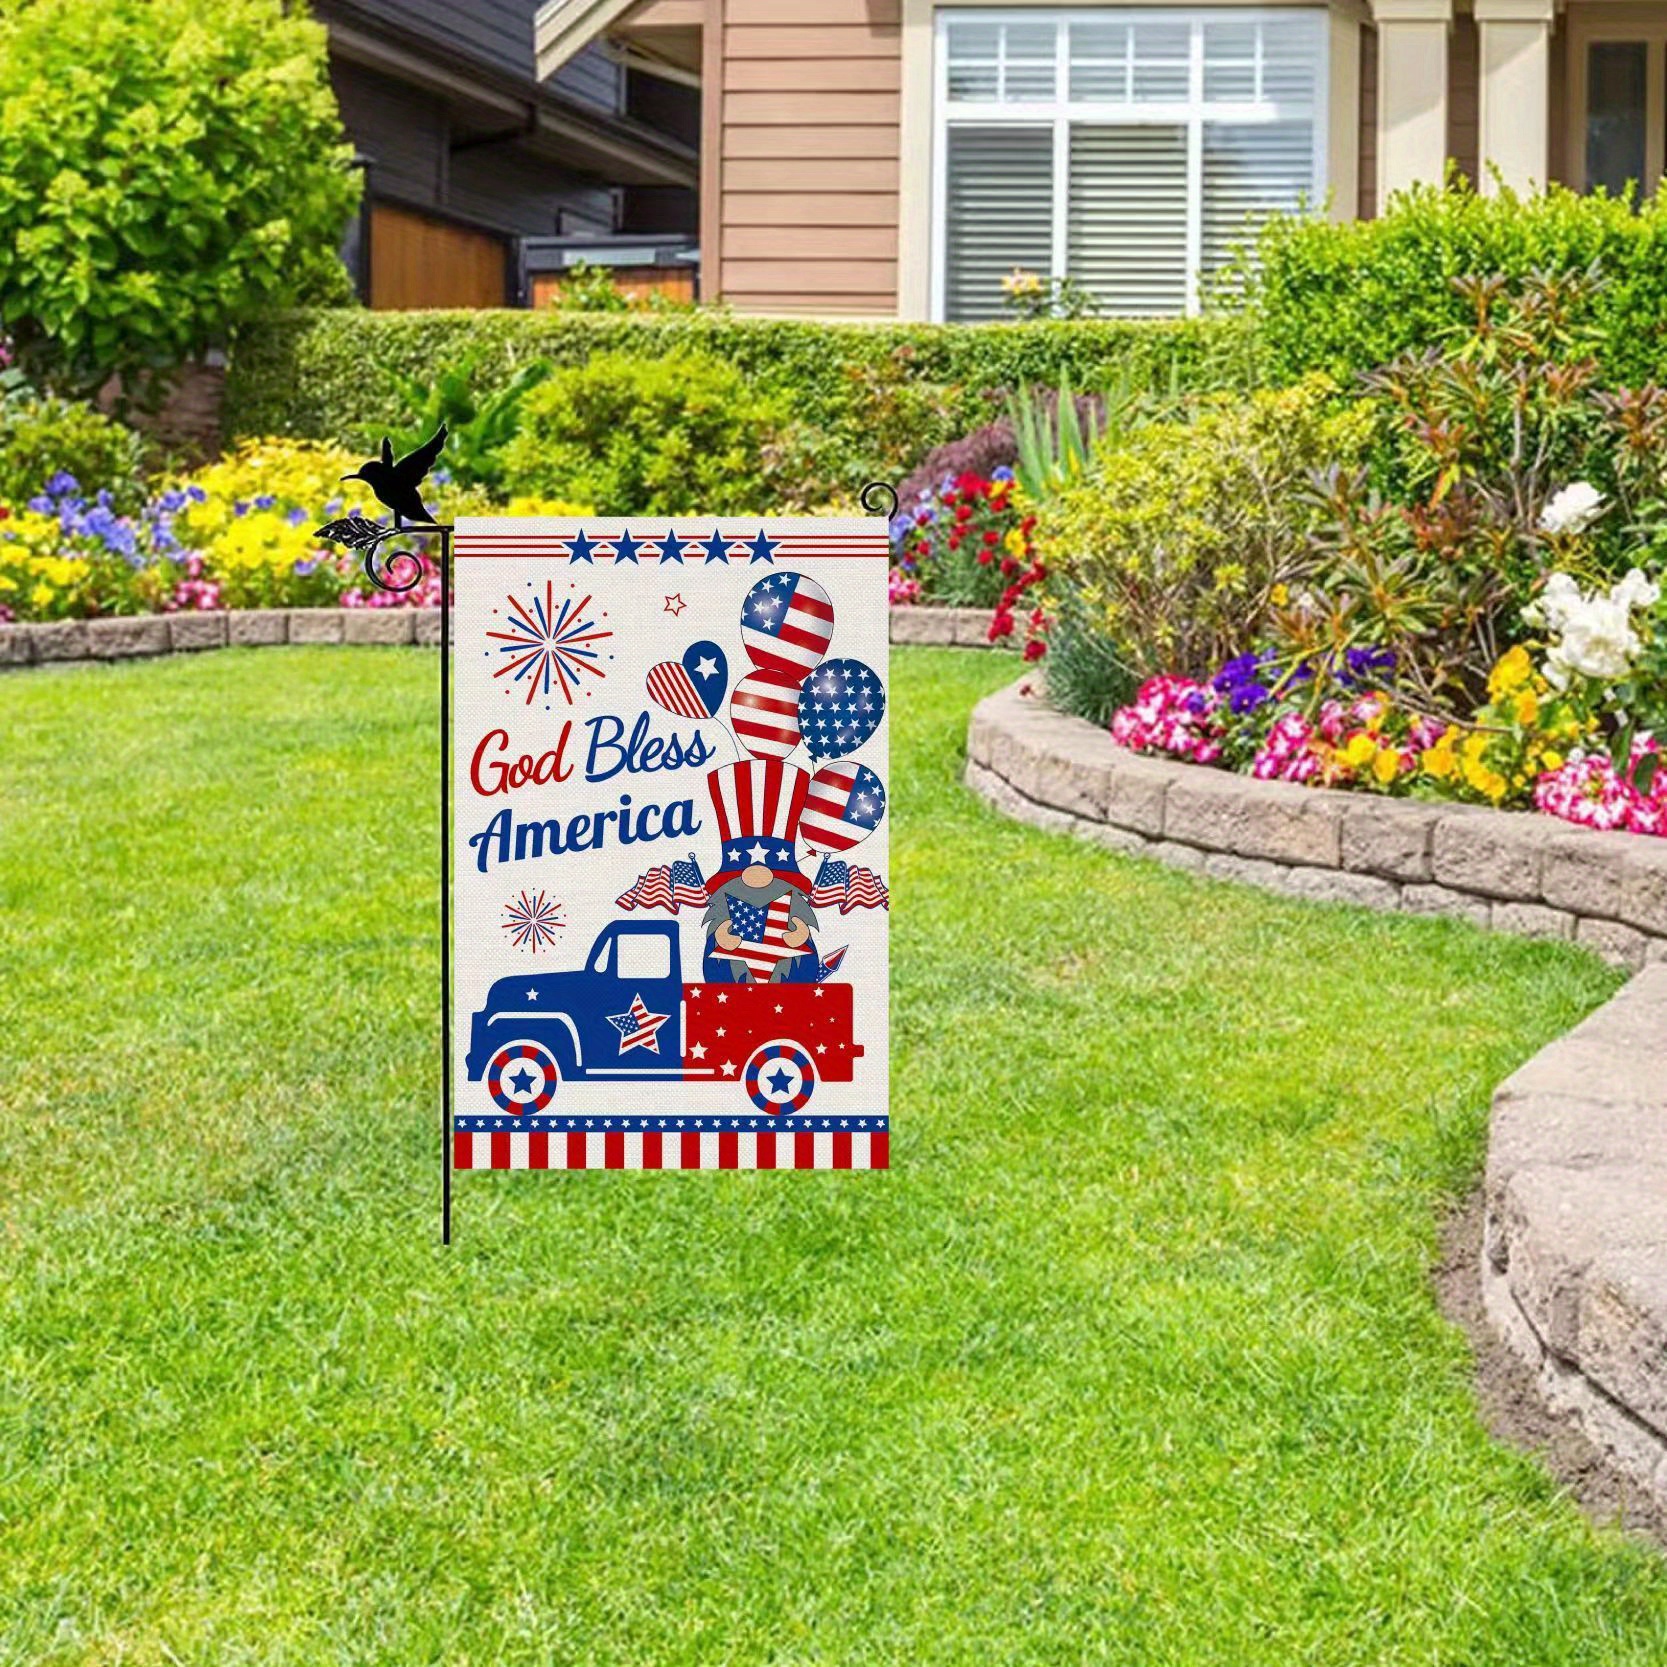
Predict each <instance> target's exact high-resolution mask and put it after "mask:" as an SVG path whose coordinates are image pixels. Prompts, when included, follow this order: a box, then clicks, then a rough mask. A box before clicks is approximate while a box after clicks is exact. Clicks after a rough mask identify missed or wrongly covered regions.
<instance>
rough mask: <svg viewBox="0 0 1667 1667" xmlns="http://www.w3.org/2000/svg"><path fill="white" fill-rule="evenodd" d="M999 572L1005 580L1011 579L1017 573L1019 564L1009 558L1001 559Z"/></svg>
mask: <svg viewBox="0 0 1667 1667" xmlns="http://www.w3.org/2000/svg"><path fill="white" fill-rule="evenodd" d="M1001 571H1002V575H1003V577H1005V578H1008V579H1011V578H1012V577H1013V575H1014V574H1015V573H1017V572H1018V571H1019V564H1018V563H1017V562H1016V561H1014V560H1013V558H1012V557H1011V556H1003V557H1002V558H1001Z"/></svg>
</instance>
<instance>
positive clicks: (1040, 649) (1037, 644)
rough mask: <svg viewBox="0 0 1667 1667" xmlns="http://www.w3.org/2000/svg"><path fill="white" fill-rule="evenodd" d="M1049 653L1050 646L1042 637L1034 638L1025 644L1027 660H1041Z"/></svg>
mask: <svg viewBox="0 0 1667 1667" xmlns="http://www.w3.org/2000/svg"><path fill="white" fill-rule="evenodd" d="M1047 651H1048V645H1047V644H1046V643H1045V642H1043V641H1042V639H1041V638H1040V637H1032V638H1031V639H1030V641H1029V642H1027V643H1026V644H1025V658H1026V659H1027V660H1040V659H1041V658H1042V656H1043V655H1044V654H1046V653H1047Z"/></svg>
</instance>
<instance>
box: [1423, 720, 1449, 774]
mask: <svg viewBox="0 0 1667 1667" xmlns="http://www.w3.org/2000/svg"><path fill="white" fill-rule="evenodd" d="M1418 762H1419V765H1420V766H1421V768H1422V769H1423V771H1424V774H1425V775H1427V776H1433V777H1434V778H1435V779H1436V780H1437V781H1446V780H1447V778H1448V777H1449V776H1450V775H1452V773H1453V771H1454V770H1455V769H1456V768H1457V760H1456V759H1455V758H1454V757H1453V739H1452V731H1451V730H1449V731H1448V732H1447V734H1445V735H1443V736H1442V738H1441V739H1440V740H1439V741H1437V742H1436V744H1435V745H1434V746H1433V747H1426V748H1425V749H1424V753H1423V756H1422V757H1421V758H1420V759H1419V761H1418Z"/></svg>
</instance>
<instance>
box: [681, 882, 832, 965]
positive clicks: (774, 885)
mask: <svg viewBox="0 0 1667 1667" xmlns="http://www.w3.org/2000/svg"><path fill="white" fill-rule="evenodd" d="M759 876H763V878H759ZM784 897H785V898H786V899H787V901H788V919H787V928H786V931H785V933H784V934H783V938H782V942H783V944H784V946H785V947H786V948H788V949H797V950H800V951H802V953H800V954H798V955H783V956H781V957H780V958H779V959H778V960H777V961H776V963H775V965H774V967H773V968H771V970H770V973H769V976H768V977H767V978H762V977H760V976H759V975H758V973H757V971H756V970H755V969H750V968H748V967H747V966H746V964H745V963H744V962H741V961H737V960H729V959H726V956H727V955H731V954H734V953H736V952H737V951H739V950H740V949H741V948H742V947H743V943H745V944H746V945H747V946H748V947H750V948H752V949H754V950H758V949H759V948H760V946H759V945H758V943H757V941H756V940H743V938H742V936H741V934H740V933H738V932H737V931H736V930H735V927H734V924H733V922H732V920H731V917H730V909H729V905H730V902H731V900H732V899H733V900H734V901H735V902H738V903H741V904H744V905H746V906H747V907H748V908H751V909H756V910H757V911H758V913H759V916H760V918H768V914H769V909H770V905H771V904H772V903H775V902H777V901H779V900H780V899H781V898H784ZM702 925H703V926H704V928H705V930H706V959H705V974H706V980H707V982H708V983H715V982H729V983H734V984H748V983H755V982H756V983H768V984H789V983H791V984H808V983H814V982H815V980H816V974H817V970H818V968H819V967H820V966H821V957H820V956H819V955H818V954H817V952H816V944H815V941H814V940H813V939H812V937H811V933H812V932H813V931H815V929H816V911H815V910H814V909H813V908H812V907H811V906H810V899H809V898H808V897H806V896H805V894H804V893H803V892H802V891H801V890H800V889H799V888H798V887H797V886H794V885H790V884H789V883H788V882H787V881H785V880H783V879H782V878H781V877H780V876H779V875H775V874H772V873H770V871H769V870H768V869H767V868H764V867H762V866H755V867H751V868H747V869H745V870H744V871H743V872H742V873H740V874H738V875H736V876H735V877H734V878H733V879H731V880H726V881H724V883H723V884H722V885H720V886H719V887H718V889H717V890H716V891H714V892H713V893H712V895H711V897H710V898H709V899H708V901H707V904H706V916H705V919H704V920H703V921H702Z"/></svg>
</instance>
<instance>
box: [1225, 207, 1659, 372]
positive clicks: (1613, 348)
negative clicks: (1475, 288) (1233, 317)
mask: <svg viewBox="0 0 1667 1667" xmlns="http://www.w3.org/2000/svg"><path fill="white" fill-rule="evenodd" d="M1594 261H1597V262H1599V263H1601V267H1602V270H1603V272H1604V273H1605V274H1606V276H1607V278H1608V282H1607V283H1606V284H1605V286H1604V287H1603V289H1602V290H1601V291H1600V292H1598V293H1596V294H1594V295H1593V296H1592V297H1591V298H1590V307H1589V311H1588V312H1587V314H1586V317H1585V319H1584V320H1583V322H1586V323H1588V324H1590V325H1591V326H1592V327H1593V329H1594V330H1595V331H1596V332H1597V335H1598V338H1599V340H1598V344H1597V356H1598V367H1599V374H1600V378H1601V379H1602V380H1603V381H1606V382H1609V383H1611V384H1614V383H1629V384H1637V383H1640V382H1643V381H1646V380H1649V379H1651V378H1655V379H1662V378H1664V377H1667V200H1664V199H1662V198H1660V197H1657V198H1654V199H1652V200H1651V201H1649V202H1647V203H1645V204H1643V205H1642V206H1641V207H1639V208H1637V209H1636V210H1635V209H1634V208H1632V207H1631V206H1630V205H1629V204H1628V203H1626V202H1623V201H1618V200H1616V199H1614V198H1611V197H1605V196H1602V195H1594V196H1580V195H1577V194H1576V193H1574V192H1572V191H1568V190H1565V189H1564V188H1563V187H1561V186H1554V187H1553V188H1552V189H1551V190H1550V191H1548V192H1546V193H1545V194H1544V195H1541V196H1534V197H1527V198H1522V197H1517V196H1515V195H1514V194H1512V193H1511V192H1508V191H1504V192H1500V193H1499V194H1498V195H1497V196H1492V197H1479V196H1476V195H1474V194H1473V193H1471V192H1469V191H1467V190H1459V189H1452V188H1449V189H1447V190H1439V189H1437V188H1435V187H1433V186H1423V187H1417V188H1415V189H1413V190H1411V191H1407V192H1404V193H1400V194H1398V195H1396V196H1395V197H1393V198H1392V199H1391V200H1390V204H1389V208H1388V211H1387V212H1386V213H1385V214H1383V215H1382V216H1381V217H1380V218H1379V219H1376V220H1350V221H1331V220H1325V219H1321V218H1318V217H1316V216H1281V215H1275V216H1273V217H1272V218H1271V219H1269V220H1268V221H1267V222H1266V224H1265V225H1264V227H1263V229H1262V231H1261V234H1260V236H1259V238H1258V240H1257V243H1256V249H1255V259H1254V262H1253V263H1252V266H1251V269H1250V270H1248V271H1245V272H1242V273H1241V274H1239V277H1240V278H1242V280H1243V282H1244V285H1245V292H1246V296H1247V311H1248V318H1247V328H1248V329H1250V330H1251V331H1252V332H1253V333H1254V338H1255V340H1256V342H1257V347H1258V352H1259V353H1260V355H1261V361H1262V372H1263V375H1264V377H1265V378H1266V380H1268V381H1269V382H1271V383H1280V382H1289V381H1294V380H1295V379H1296V378H1297V377H1299V376H1301V375H1303V374H1305V373H1306V372H1308V371H1314V370H1318V371H1324V372H1325V373H1326V374H1328V375H1330V376H1332V377H1333V378H1335V379H1336V380H1337V381H1339V382H1340V383H1344V384H1346V383H1347V382H1348V381H1349V380H1350V379H1351V378H1352V377H1353V376H1354V375H1355V374H1356V373H1357V372H1363V371H1369V370H1371V369H1373V368H1374V367H1376V366H1378V365H1382V364H1386V363H1387V362H1388V361H1389V360H1391V359H1394V358H1396V357H1397V356H1398V355H1400V354H1401V353H1403V352H1406V351H1409V350H1416V349H1419V348H1423V347H1427V346H1428V345H1429V344H1431V343H1432V342H1435V341H1438V340H1440V339H1441V338H1442V337H1443V336H1444V335H1445V334H1447V333H1449V332H1451V331H1452V330H1453V329H1455V328H1459V329H1462V328H1463V327H1464V326H1465V325H1466V324H1467V323H1468V322H1469V308H1468V306H1467V305H1466V303H1465V301H1464V299H1463V297H1462V296H1460V295H1458V294H1457V293H1456V292H1455V290H1454V288H1453V281H1454V280H1455V279H1456V278H1460V277H1463V276H1466V275H1468V274H1487V275H1490V276H1492V275H1498V276H1501V277H1503V278H1504V279H1506V280H1507V281H1508V282H1509V283H1512V284H1518V283H1520V282H1522V281H1523V280H1525V279H1526V278H1527V277H1528V276H1529V275H1530V274H1531V273H1534V272H1566V271H1570V270H1574V271H1584V270H1586V269H1587V268H1588V267H1590V266H1591V264H1592V263H1593V262H1594Z"/></svg>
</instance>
